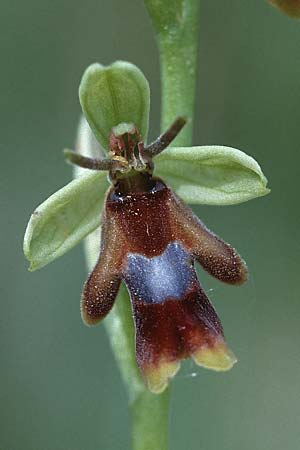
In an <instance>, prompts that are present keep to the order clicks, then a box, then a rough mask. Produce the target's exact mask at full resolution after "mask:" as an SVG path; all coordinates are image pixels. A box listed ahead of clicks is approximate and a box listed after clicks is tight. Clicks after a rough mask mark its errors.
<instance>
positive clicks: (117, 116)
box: [79, 61, 150, 149]
mask: <svg viewBox="0 0 300 450" xmlns="http://www.w3.org/2000/svg"><path fill="white" fill-rule="evenodd" d="M79 98H80V103H81V106H82V110H83V112H84V114H85V117H86V119H87V121H88V123H89V125H90V127H91V129H92V130H93V132H94V134H95V136H96V138H97V139H98V141H99V142H100V144H101V145H102V146H103V147H104V148H105V149H108V148H109V136H110V132H111V129H112V128H113V127H115V126H117V125H119V124H120V123H122V122H127V123H134V124H135V125H136V126H137V128H138V129H139V131H140V133H141V135H142V137H143V139H144V141H146V139H147V133H148V120H149V108H150V90H149V84H148V81H147V80H146V78H145V77H144V75H143V73H142V72H141V71H140V70H139V69H138V68H137V67H136V66H135V65H133V64H130V63H127V62H123V61H117V62H115V63H114V64H112V65H111V66H108V67H104V66H102V65H101V64H92V65H91V66H90V67H88V68H87V70H86V71H85V73H84V75H83V77H82V81H81V84H80V87H79Z"/></svg>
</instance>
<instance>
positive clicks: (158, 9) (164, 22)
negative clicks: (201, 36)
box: [145, 0, 200, 147]
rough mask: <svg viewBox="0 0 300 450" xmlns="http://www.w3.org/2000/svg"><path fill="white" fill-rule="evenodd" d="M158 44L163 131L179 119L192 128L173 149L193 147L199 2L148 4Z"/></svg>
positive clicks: (149, 1)
mask: <svg viewBox="0 0 300 450" xmlns="http://www.w3.org/2000/svg"><path fill="white" fill-rule="evenodd" d="M145 4H146V8H147V10H148V12H149V14H150V16H151V19H152V22H153V26H154V29H155V31H156V39H157V43H158V48H159V53H160V63H161V80H162V120H161V125H162V130H165V129H167V127H168V126H169V125H170V124H171V123H172V122H173V121H174V120H175V119H176V117H178V116H185V117H187V118H188V119H189V122H188V124H187V125H186V126H185V127H184V129H183V130H182V132H181V133H180V134H179V135H178V137H177V138H176V139H175V141H174V143H173V144H172V145H176V146H183V147H186V146H190V145H191V144H192V137H193V114H194V105H195V92H196V68H197V43H198V28H199V9H200V8H199V6H200V1H199V0H145Z"/></svg>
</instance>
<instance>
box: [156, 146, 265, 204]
mask: <svg viewBox="0 0 300 450" xmlns="http://www.w3.org/2000/svg"><path fill="white" fill-rule="evenodd" d="M155 166H156V170H157V172H156V173H157V175H159V176H161V177H162V178H163V179H164V180H165V181H166V182H167V183H169V185H170V186H171V187H172V188H173V189H174V190H175V191H176V192H177V193H178V195H179V196H180V197H181V198H182V199H183V200H184V201H185V202H186V203H190V204H203V205H234V204H237V203H242V202H245V201H247V200H251V199H253V198H256V197H261V196H263V195H266V194H268V193H269V192H270V190H269V189H268V188H267V179H266V177H265V176H264V174H263V173H262V170H261V168H260V166H259V165H258V163H257V162H256V161H255V159H253V158H252V157H251V156H248V155H246V153H243V152H241V151H240V150H236V149H234V148H231V147H223V146H215V145H213V146H202V147H173V148H172V147H171V148H169V149H167V150H166V151H164V152H163V153H161V154H160V155H159V156H157V158H155Z"/></svg>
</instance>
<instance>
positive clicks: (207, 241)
mask: <svg viewBox="0 0 300 450" xmlns="http://www.w3.org/2000/svg"><path fill="white" fill-rule="evenodd" d="M170 206H171V211H172V212H171V214H172V216H173V222H174V224H175V230H176V231H175V233H176V234H177V235H178V236H180V240H182V242H183V243H184V245H185V247H186V248H187V249H188V250H189V251H190V252H191V254H192V255H193V256H194V258H195V259H196V260H197V261H198V262H199V263H200V264H201V265H202V266H203V268H204V269H205V270H206V271H207V272H209V273H210V274H211V275H213V276H214V277H215V278H218V279H219V280H221V281H224V282H225V283H229V284H242V283H244V282H245V281H246V280H247V276H248V270H247V266H246V263H245V262H244V261H243V259H242V258H241V257H240V255H239V254H238V253H237V251H236V250H235V249H234V248H233V247H231V245H229V244H227V243H226V242H224V241H223V240H222V239H220V238H219V237H218V236H216V235H215V234H214V233H212V232H211V231H210V230H208V228H206V226H205V225H204V224H203V223H202V222H201V220H200V219H199V218H198V217H197V216H196V215H195V214H194V213H193V211H192V210H191V209H190V208H189V207H188V206H187V205H185V204H184V203H183V201H182V200H181V199H179V198H178V197H177V196H176V195H175V194H174V197H173V201H172V202H171V203H170Z"/></svg>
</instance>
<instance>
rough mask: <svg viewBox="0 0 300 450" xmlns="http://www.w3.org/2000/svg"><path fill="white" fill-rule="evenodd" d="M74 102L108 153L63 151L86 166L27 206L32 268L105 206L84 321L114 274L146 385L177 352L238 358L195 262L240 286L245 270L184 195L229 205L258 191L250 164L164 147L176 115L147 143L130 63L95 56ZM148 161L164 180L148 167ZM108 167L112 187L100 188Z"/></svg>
mask: <svg viewBox="0 0 300 450" xmlns="http://www.w3.org/2000/svg"><path fill="white" fill-rule="evenodd" d="M80 101H81V105H82V108H83V112H84V114H85V117H86V119H87V121H88V123H89V126H90V127H91V129H92V130H93V131H94V134H95V136H96V138H97V139H98V141H99V142H100V144H101V145H102V146H103V147H104V148H105V149H106V150H108V153H107V154H106V156H103V157H101V158H92V157H88V156H85V155H83V154H79V153H76V152H72V151H70V150H67V151H65V155H66V158H67V159H68V160H69V161H70V162H72V163H73V164H75V165H77V166H80V167H81V168H84V169H91V170H92V171H93V172H92V171H91V170H88V171H86V172H87V173H85V174H83V175H82V176H80V177H79V178H77V179H76V180H74V181H73V182H71V183H70V184H69V185H67V186H66V187H65V188H62V189H61V190H60V191H58V192H57V193H56V194H53V196H51V197H50V198H49V199H48V200H46V202H44V203H43V204H42V205H41V206H39V207H38V208H37V209H36V211H35V212H34V214H33V215H32V217H31V219H30V222H29V224H28V227H27V230H26V234H25V243H24V251H25V255H26V256H27V258H28V259H29V260H30V262H31V269H32V270H34V269H37V268H40V267H42V266H44V265H45V264H47V263H48V262H50V261H52V260H54V259H55V258H57V257H58V256H60V255H62V254H63V253H65V252H66V251H67V250H68V249H69V248H71V247H72V246H74V245H75V244H76V243H77V242H78V241H79V240H80V239H82V238H84V237H85V236H86V235H87V234H88V233H90V232H91V231H93V230H94V229H96V228H97V227H98V226H99V224H100V210H101V209H102V206H103V203H104V207H103V211H102V213H101V216H102V221H101V246H100V255H99V259H98V262H97V263H96V265H95V268H94V270H93V271H92V272H91V274H90V276H89V278H88V280H87V282H86V283H85V286H84V289H83V296H82V303H81V311H82V317H83V320H84V322H85V323H87V324H88V325H94V324H96V323H98V322H99V321H101V320H102V319H103V318H104V317H105V316H106V315H107V314H108V313H109V311H110V310H111V308H112V306H113V304H114V301H115V299H116V296H117V293H118V290H119V287H120V284H121V282H122V281H123V282H124V283H125V284H126V286H127V289H128V291H129V293H130V298H131V303H132V311H133V317H134V322H135V330H136V357H137V362H138V365H139V367H140V370H141V372H142V374H143V377H144V379H145V381H146V383H147V385H148V387H149V389H150V390H151V391H152V392H154V393H160V392H162V391H163V390H164V389H165V387H166V386H167V385H168V382H169V380H170V379H171V378H172V377H173V376H174V375H175V374H176V372H177V371H178V369H179V367H180V361H181V360H182V359H184V358H188V357H192V358H193V359H194V361H195V362H196V363H197V364H198V365H200V366H203V367H206V368H210V369H214V370H219V371H223V370H228V369H230V368H231V367H232V366H233V364H234V363H235V361H236V359H235V357H234V355H233V353H232V352H231V351H230V350H229V348H228V347H227V344H226V342H225V339H224V334H223V328H222V325H221V322H220V320H219V318H218V316H217V313H216V311H215V309H214V308H213V306H212V304H211V303H210V301H209V299H208V297H207V295H206V294H205V292H204V290H203V288H202V286H201V284H200V282H199V280H198V277H197V274H196V271H195V268H194V263H195V261H196V262H199V263H200V264H201V265H202V267H203V268H204V269H205V270H206V271H207V272H208V273H210V274H211V275H213V276H214V277H216V278H217V279H219V280H221V281H223V282H226V283H230V284H241V283H243V282H244V281H245V280H246V279H247V267H246V264H245V263H244V261H243V260H242V259H241V257H240V256H239V255H238V253H237V252H236V251H235V250H234V249H233V248H232V247H231V246H230V245H229V244H227V243H226V242H224V241H223V240H222V239H220V238H219V237H217V236H216V235H215V234H214V233H212V232H211V231H209V230H208V229H207V228H206V227H205V225H204V224H203V223H202V222H201V221H200V219H199V218H198V217H197V216H196V215H195V214H194V213H193V212H192V210H191V209H190V208H189V207H188V206H187V205H186V204H185V203H184V200H186V201H188V202H190V203H206V204H234V203H240V202H242V201H246V200H249V199H250V198H254V197H258V196H261V195H265V194H266V193H268V189H267V188H266V179H265V177H264V175H263V173H262V171H261V169H260V167H259V165H258V164H257V163H256V161H254V160H253V158H251V157H249V156H247V155H246V154H244V153H242V152H240V151H239V150H235V149H232V148H227V147H219V146H210V147H191V148H175V147H173V148H172V147H171V148H170V147H169V146H170V144H171V142H172V141H173V139H175V138H176V136H177V134H178V133H179V132H180V130H181V129H182V127H183V126H184V125H185V122H186V120H185V119H184V118H181V117H179V118H177V119H176V120H175V122H174V123H173V124H172V125H171V126H170V128H169V129H168V130H167V131H166V132H165V133H164V134H162V135H161V136H160V137H159V138H158V139H157V140H155V141H154V142H153V143H151V144H148V145H147V144H146V143H145V142H146V136H147V129H148V114H149V86H148V82H147V80H146V79H145V77H144V76H143V74H142V73H141V72H140V71H139V69H137V68H136V67H135V66H133V65H132V64H129V63H123V62H117V63H115V64H113V65H111V66H109V67H106V68H104V67H103V66H100V65H99V64H96V65H92V66H91V67H90V68H88V69H87V71H86V72H85V74H84V76H83V80H82V83H81V87H80ZM154 164H155V166H156V169H157V173H158V175H161V176H162V177H163V178H164V180H166V182H165V181H163V179H161V178H160V177H159V176H156V174H155V175H154ZM105 173H106V174H107V173H108V175H109V182H110V184H111V186H110V187H109V188H108V190H107V192H106V194H104V192H105V190H106V188H107V186H108V184H107V180H106V179H107V176H106V175H104V174H105ZM172 187H173V188H174V190H173V189H172ZM175 191H177V193H179V196H178V195H177V193H176V192H175ZM49 233H51V238H52V239H50V238H49Z"/></svg>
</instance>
